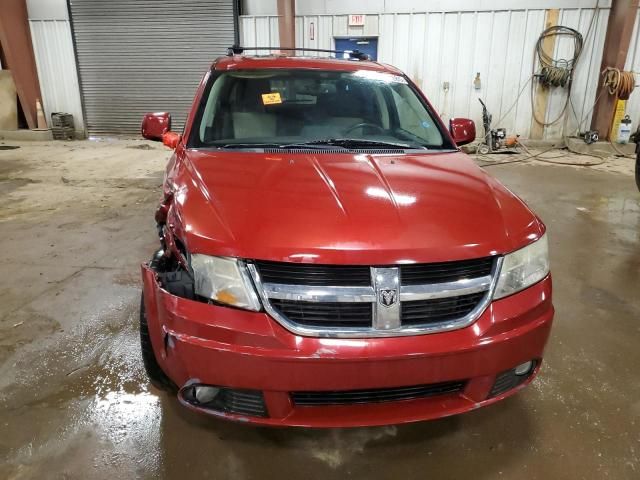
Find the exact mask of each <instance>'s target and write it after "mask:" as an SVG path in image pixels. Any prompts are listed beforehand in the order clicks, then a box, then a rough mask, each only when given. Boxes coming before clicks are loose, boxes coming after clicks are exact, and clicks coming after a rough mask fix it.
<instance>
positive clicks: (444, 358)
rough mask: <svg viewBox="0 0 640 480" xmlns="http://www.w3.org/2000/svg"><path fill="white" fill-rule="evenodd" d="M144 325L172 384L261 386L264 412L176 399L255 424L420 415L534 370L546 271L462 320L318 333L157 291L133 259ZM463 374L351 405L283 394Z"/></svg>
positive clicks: (485, 393) (365, 421)
mask: <svg viewBox="0 0 640 480" xmlns="http://www.w3.org/2000/svg"><path fill="white" fill-rule="evenodd" d="M142 276H143V281H144V297H145V306H146V311H147V321H148V324H149V332H150V335H151V340H152V344H153V348H154V351H155V353H156V357H157V360H158V363H159V364H160V366H161V367H162V369H163V370H164V371H165V373H166V374H167V375H168V376H169V377H170V378H171V379H172V380H173V381H174V382H175V383H176V385H178V386H180V387H182V386H185V385H190V384H193V383H200V384H208V385H219V386H225V387H231V388H236V389H251V390H260V391H262V392H263V395H264V400H265V404H266V410H267V412H268V417H253V416H248V415H237V414H232V413H223V412H216V411H212V410H209V409H206V410H205V409H200V408H197V407H194V406H193V405H192V404H190V403H188V402H186V401H184V398H182V396H179V398H180V399H181V401H182V403H183V404H185V405H186V406H188V407H190V408H193V409H197V410H201V411H203V412H206V413H209V414H214V415H218V416H221V417H225V418H228V419H232V420H239V421H244V422H251V423H257V424H265V425H281V426H309V427H347V426H365V425H367V426H370V425H385V424H397V423H405V422H413V421H419V420H428V419H434V418H439V417H445V416H449V415H455V414H458V413H462V412H466V411H469V410H473V409H476V408H478V407H481V406H484V405H489V404H491V403H494V402H496V401H499V400H501V399H503V398H505V397H507V396H509V395H512V394H513V393H515V392H516V391H518V390H519V389H521V388H523V387H524V386H525V385H527V384H528V383H529V382H530V381H531V380H532V379H533V378H534V377H535V375H536V374H537V372H538V370H539V368H540V361H541V359H542V355H543V351H544V346H545V344H546V342H547V339H548V336H549V331H550V328H551V323H552V320H553V313H554V310H553V305H552V303H551V278H550V277H547V278H545V279H544V280H542V281H541V282H539V283H538V284H536V285H534V286H532V287H530V288H528V289H526V290H524V291H522V292H520V293H517V294H515V295H512V296H510V297H507V298H504V299H501V300H497V301H494V302H493V303H492V304H491V305H490V306H489V307H488V308H487V310H486V311H485V312H484V313H483V314H482V315H481V316H480V318H479V319H478V320H477V321H476V322H475V323H474V324H472V325H471V326H469V327H466V328H463V329H460V330H454V331H450V332H443V333H436V334H429V335H418V336H410V337H391V338H368V339H365V338H363V339H325V338H310V337H301V336H298V335H295V334H293V333H291V332H289V331H288V330H286V329H284V328H283V327H282V326H281V325H280V324H278V323H277V322H276V321H275V320H273V319H272V318H270V317H269V316H268V315H267V314H265V313H260V312H259V313H255V312H248V311H244V310H238V309H233V308H228V307H219V306H214V305H208V304H205V303H201V302H197V301H191V300H187V299H184V298H180V297H176V296H174V295H171V294H170V293H168V292H167V291H165V290H163V289H162V288H161V287H160V286H159V284H158V282H157V280H156V276H155V274H154V272H153V271H152V270H150V269H149V268H148V267H147V266H146V265H143V267H142ZM529 360H536V361H537V364H536V369H535V371H534V372H533V374H532V375H530V376H529V377H528V378H527V380H526V381H525V382H523V383H521V384H520V385H518V386H517V387H515V388H513V389H512V390H509V391H507V392H504V393H501V394H499V395H497V396H493V397H491V395H490V392H491V389H492V387H493V385H494V383H495V379H496V376H497V375H498V374H500V373H502V372H505V371H507V370H510V369H512V368H514V367H515V366H516V365H519V364H521V363H523V362H526V361H529ZM457 380H465V381H466V383H465V387H464V390H463V391H461V392H459V393H455V394H446V395H438V396H432V397H427V398H420V399H413V400H402V401H389V402H381V403H367V404H356V405H327V406H299V405H295V404H294V402H293V401H292V399H291V394H290V392H305V391H312V392H317V391H345V390H349V391H351V390H359V389H382V388H391V387H404V386H414V385H429V384H437V383H441V382H449V381H457Z"/></svg>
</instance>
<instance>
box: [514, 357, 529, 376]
mask: <svg viewBox="0 0 640 480" xmlns="http://www.w3.org/2000/svg"><path fill="white" fill-rule="evenodd" d="M533 365H534V363H533V360H529V361H528V362H524V363H521V364H520V365H518V366H517V367H516V368H514V369H513V373H515V374H516V375H518V376H519V377H522V376H523V375H528V374H529V373H531V370H533Z"/></svg>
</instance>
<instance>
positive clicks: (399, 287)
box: [248, 257, 502, 338]
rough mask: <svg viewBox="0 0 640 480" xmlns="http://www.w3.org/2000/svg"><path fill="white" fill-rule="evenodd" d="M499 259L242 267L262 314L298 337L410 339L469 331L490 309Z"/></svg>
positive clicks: (265, 263)
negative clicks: (247, 272) (252, 284)
mask: <svg viewBox="0 0 640 480" xmlns="http://www.w3.org/2000/svg"><path fill="white" fill-rule="evenodd" d="M501 263H502V258H501V257H488V258H480V259H473V260H463V261H455V262H440V263H432V264H411V265H400V266H394V265H391V266H381V267H367V266H359V265H315V264H296V263H285V262H270V261H254V262H249V263H248V266H249V270H250V272H251V275H252V277H253V280H254V282H255V284H256V287H257V288H258V292H259V294H260V296H261V298H262V302H263V304H264V306H265V309H266V310H267V312H268V313H269V314H270V315H271V316H272V317H273V318H274V319H276V320H277V321H278V322H280V323H281V324H282V325H283V326H285V327H286V328H288V329H289V330H291V331H293V332H294V333H297V334H299V335H304V336H317V337H355V338H357V337H376V336H399V335H416V334H420V333H435V332H440V331H446V330H453V329H457V328H462V327H465V326H467V325H470V324H471V323H472V322H473V321H475V319H477V318H478V316H479V315H480V314H481V313H482V312H483V311H484V309H485V308H486V307H487V305H489V303H490V302H491V296H492V293H493V288H494V286H495V280H496V279H497V276H498V275H497V273H498V272H499V269H500V265H501Z"/></svg>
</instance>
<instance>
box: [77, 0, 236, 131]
mask: <svg viewBox="0 0 640 480" xmlns="http://www.w3.org/2000/svg"><path fill="white" fill-rule="evenodd" d="M70 5H71V15H72V21H73V29H74V34H75V41H76V53H77V57H78V69H79V72H80V80H81V84H82V95H83V101H84V107H85V114H86V119H85V121H86V125H87V129H88V131H89V133H90V134H92V135H111V134H136V133H137V132H139V130H140V121H141V119H142V115H143V114H144V113H145V112H150V111H169V112H171V114H172V117H173V128H174V129H175V130H180V129H182V126H183V124H184V121H185V117H186V114H187V112H188V110H189V108H190V106H191V103H192V100H193V95H194V93H195V90H196V87H197V86H198V83H199V81H200V79H201V77H202V75H203V74H204V73H205V72H206V70H207V68H208V67H209V65H210V64H211V62H212V60H213V59H215V58H216V57H217V56H219V55H221V54H224V53H225V52H226V48H227V47H228V46H229V45H232V44H233V43H234V32H235V29H234V11H233V0H170V1H162V2H158V1H155V0H73V2H71V4H70Z"/></svg>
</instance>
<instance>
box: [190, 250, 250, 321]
mask: <svg viewBox="0 0 640 480" xmlns="http://www.w3.org/2000/svg"><path fill="white" fill-rule="evenodd" d="M191 268H192V269H193V275H194V281H195V292H196V294H197V295H200V296H201V297H206V298H210V299H211V300H214V301H216V302H219V303H224V304H226V305H231V306H233V307H238V308H246V309H247V310H255V311H258V310H260V300H258V295H257V294H256V291H255V289H254V288H253V284H252V283H251V278H250V277H249V273H248V272H247V266H246V265H245V263H244V262H242V261H241V260H236V259H235V258H225V257H210V256H209V255H201V254H199V253H194V254H193V255H191Z"/></svg>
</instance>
